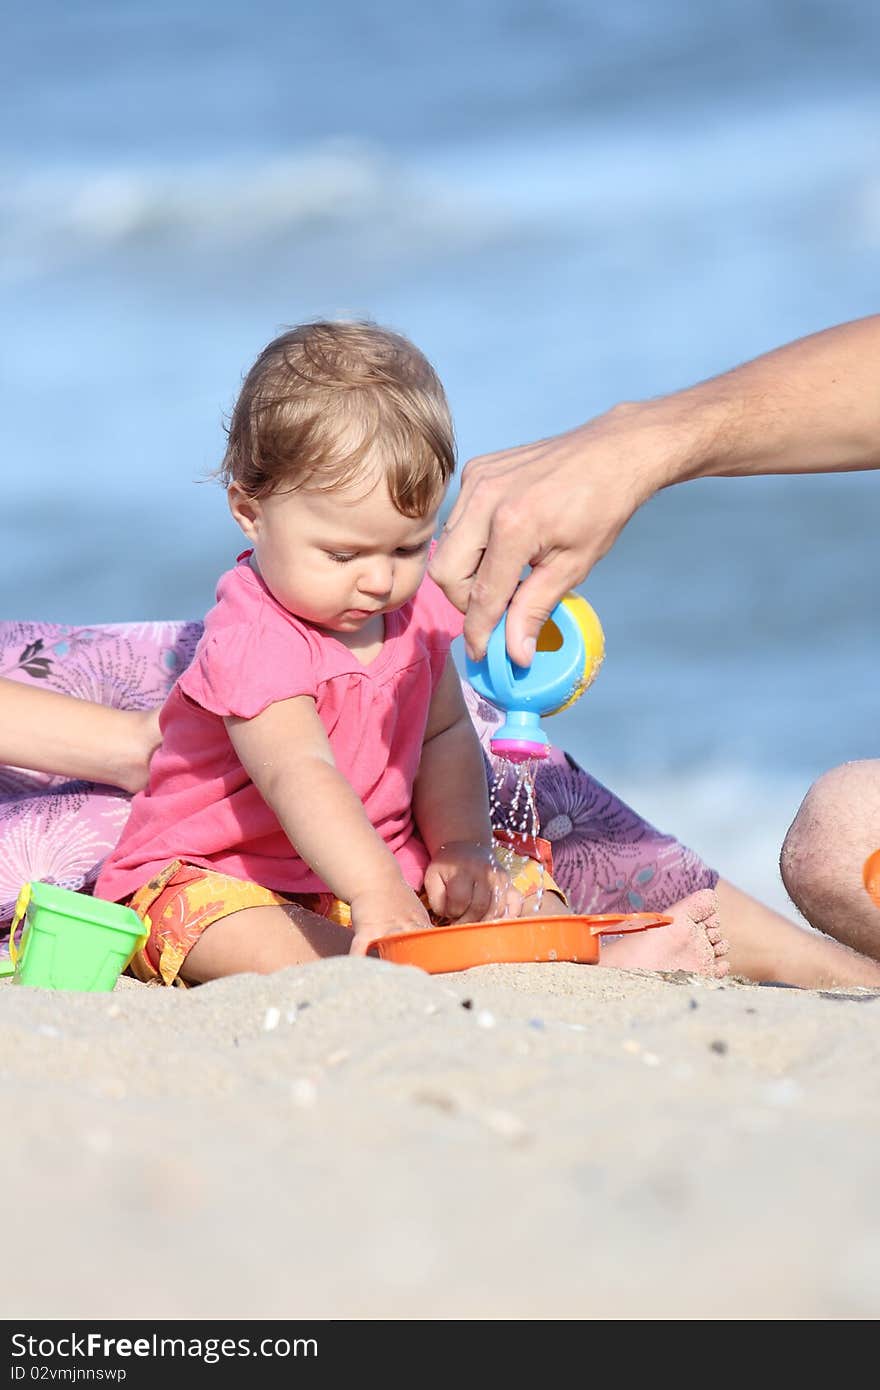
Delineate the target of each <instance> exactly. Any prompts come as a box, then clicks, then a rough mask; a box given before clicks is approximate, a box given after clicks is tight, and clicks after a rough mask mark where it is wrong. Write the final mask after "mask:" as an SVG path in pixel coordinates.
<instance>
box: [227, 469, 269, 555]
mask: <svg viewBox="0 0 880 1390" xmlns="http://www.w3.org/2000/svg"><path fill="white" fill-rule="evenodd" d="M226 500H227V502H228V503H229V510H230V511H231V512H232V517H233V520H234V521H236V522H237V523H238V525H239V526H240V527H241V529H242V531H243V532H244V534H245V535H246V536H247V538H248V540H249V541H253V540H256V538H257V531H258V529H259V525H260V514H261V508H260V501H259V498H257V497H250V496H249V495H248V493H246V492H245V490H244V488H243V487H242V486H241V484H240V483H230V484H229V487H228V488H227V489H226Z"/></svg>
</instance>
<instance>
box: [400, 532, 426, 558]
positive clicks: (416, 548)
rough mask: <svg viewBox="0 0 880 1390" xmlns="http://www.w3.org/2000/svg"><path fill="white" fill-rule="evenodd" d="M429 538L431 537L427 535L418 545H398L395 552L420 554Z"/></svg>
mask: <svg viewBox="0 0 880 1390" xmlns="http://www.w3.org/2000/svg"><path fill="white" fill-rule="evenodd" d="M430 540H431V538H430V536H429V537H428V539H427V540H426V541H421V542H420V544H419V545H401V546H398V548H397V553H398V555H421V553H422V551H423V550H426V549H427V547H428V545H429V544H430Z"/></svg>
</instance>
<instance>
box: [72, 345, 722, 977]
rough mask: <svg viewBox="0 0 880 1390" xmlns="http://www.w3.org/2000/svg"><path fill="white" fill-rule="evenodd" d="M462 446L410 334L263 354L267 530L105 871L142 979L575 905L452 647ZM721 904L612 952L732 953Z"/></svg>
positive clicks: (640, 960)
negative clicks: (497, 801)
mask: <svg viewBox="0 0 880 1390" xmlns="http://www.w3.org/2000/svg"><path fill="white" fill-rule="evenodd" d="M454 469H455V446H454V436H453V428H452V421H451V418H450V413H449V407H448V405H447V401H446V397H445V394H444V391H443V387H442V385H441V383H440V381H439V380H438V378H437V375H436V373H435V372H434V370H433V368H432V367H431V365H430V364H429V363H428V362H427V360H426V359H425V357H424V356H423V355H422V353H421V352H419V351H418V349H417V348H415V347H414V346H413V344H412V343H410V342H409V341H408V340H407V339H406V338H403V337H401V336H400V335H398V334H396V333H393V332H391V331H389V330H388V329H385V328H381V327H378V326H377V325H375V324H372V323H336V322H323V323H322V322H319V323H309V324H304V325H302V326H300V327H298V328H295V329H293V330H291V331H290V332H287V333H284V334H282V335H281V336H280V337H278V338H275V339H274V340H273V341H272V342H271V343H269V344H268V346H267V347H266V348H265V349H264V350H263V352H262V353H261V354H260V356H259V357H258V358H257V360H256V362H255V363H254V365H253V366H252V367H251V369H250V371H249V372H248V374H247V376H246V378H245V380H244V384H243V386H242V389H241V392H240V394H239V397H238V400H237V402H236V405H235V408H234V411H233V414H232V419H231V422H230V426H229V438H228V446H227V450H226V455H225V458H224V460H223V463H222V466H221V468H220V475H221V477H222V479H223V481H224V482H225V484H226V486H227V494H228V499H229V506H230V510H231V512H232V515H233V517H234V518H235V520H236V522H237V523H238V525H239V527H240V528H241V530H242V532H243V533H244V536H245V538H246V540H247V542H248V548H247V549H246V550H245V551H244V552H243V553H242V554H241V555H239V557H238V561H237V563H236V564H235V566H234V567H233V568H232V569H229V570H227V572H226V573H225V574H223V575H221V577H220V580H219V583H218V586H217V602H216V605H215V606H214V608H212V609H211V611H210V612H209V613H208V615H207V617H206V620H205V626H204V633H203V636H202V638H201V640H200V642H199V645H198V648H197V650H196V653H195V656H194V658H193V661H192V663H191V665H190V666H189V667H188V668H187V670H186V671H184V673H183V674H182V675H181V676H180V678H179V679H178V681H177V683H176V685H175V686H174V688H173V690H172V691H171V694H170V695H169V697H168V699H167V701H166V703H165V705H164V706H163V708H162V711H161V714H160V727H161V730H162V739H163V741H162V744H161V746H160V747H159V749H158V750H157V752H156V753H155V754H154V756H153V759H152V762H151V764H150V779H149V785H148V787H147V789H146V790H145V791H143V792H139V793H138V794H137V795H136V797H135V798H134V801H133V804H132V810H131V815H130V818H129V820H128V823H127V825H126V827H125V829H124V831H123V833H122V837H121V839H120V841H119V843H118V845H117V846H116V848H115V849H114V850H113V852H112V853H111V854H110V856H109V858H108V859H107V860H106V862H105V864H104V866H103V869H102V871H101V874H100V876H99V878H98V882H97V884H96V887H95V892H96V894H97V895H98V896H100V897H104V898H109V899H111V900H113V901H118V902H126V903H128V904H129V905H130V906H131V907H132V908H133V909H134V910H135V911H136V912H137V913H138V914H139V916H140V917H141V918H142V919H143V920H144V923H145V924H147V925H148V928H149V935H148V939H147V942H146V945H145V947H144V949H143V951H141V952H139V953H138V955H137V956H136V957H135V959H134V960H133V962H132V966H131V968H132V971H133V973H134V974H135V975H137V977H138V978H139V979H142V980H145V981H148V982H156V983H164V984H166V985H171V984H180V985H189V984H198V983H201V982H203V981H205V980H210V979H215V978H217V977H219V976H223V975H230V974H235V973H238V972H240V971H259V972H268V971H274V970H279V969H282V968H283V967H284V966H287V965H294V964H299V963H302V962H305V961H309V960H314V959H317V958H320V957H324V956H329V955H338V954H344V953H346V952H351V953H352V954H355V955H363V954H365V953H366V952H367V951H368V950H369V948H370V943H371V942H372V941H374V940H376V939H377V938H379V937H381V936H384V935H386V934H387V933H389V932H395V931H406V930H414V929H419V928H424V927H428V926H431V925H432V924H434V925H436V924H437V923H443V922H458V921H476V920H481V919H485V918H497V917H508V916H518V915H527V914H531V913H534V912H541V913H558V912H565V911H567V910H568V909H567V907H566V903H565V897H564V894H563V893H562V892H561V891H560V890H559V889H558V887H557V885H556V884H555V882H554V880H553V878H552V877H551V873H550V868H551V865H550V862H549V846H548V845H547V844H546V842H544V841H541V840H539V839H535V838H532V839H527V838H515V840H514V843H513V844H512V845H511V843H510V842H509V841H510V837H509V836H507V837H506V836H505V835H504V834H503V833H502V832H499V836H498V842H497V843H496V838H495V837H494V836H493V829H492V825H491V822H490V815H489V802H488V790H487V785H486V776H485V772H484V764H483V757H482V752H481V749H480V744H479V740H478V738H477V734H476V731H475V729H474V727H473V724H472V722H471V719H470V717H469V715H468V712H467V708H466V705H465V702H464V698H463V694H462V689H461V684H460V681H459V677H458V674H457V672H456V668H455V665H454V662H453V660H452V657H451V655H450V645H451V643H452V641H453V639H454V638H455V637H457V636H458V635H459V633H460V632H461V628H462V622H463V620H462V617H461V614H460V613H459V612H458V610H457V609H456V608H454V607H453V606H452V605H451V604H450V603H449V601H448V600H447V599H446V598H445V596H444V595H443V593H442V591H441V590H440V589H439V588H438V587H437V585H436V584H434V582H433V581H432V580H431V579H430V578H429V577H427V576H426V568H427V564H428V559H429V556H430V553H431V549H432V540H433V535H434V530H435V525H436V521H437V516H438V512H439V510H440V507H441V504H442V502H443V499H444V497H445V494H446V490H447V488H448V485H449V482H450V479H451V477H452V475H453V472H454ZM502 842H503V843H502ZM715 910H716V903H715V895H714V893H711V892H709V891H703V892H700V893H696V894H693V895H692V896H691V898H689V899H686V900H684V902H683V903H681V904H678V905H677V906H676V907H675V908H673V909H672V910H671V911H672V915H673V917H674V921H673V923H672V924H671V925H670V926H668V927H662V928H659V929H657V930H655V931H652V932H648V933H646V934H644V936H635V937H624V938H621V939H618V940H614V941H610V942H609V943H608V945H607V948H606V949H605V951H604V952H603V961H604V962H605V963H606V964H609V965H611V964H616V965H630V966H637V967H647V968H649V969H656V968H670V969H672V968H676V967H682V968H685V969H690V970H700V971H702V972H703V973H707V974H715V975H722V974H724V973H725V971H726V970H727V961H726V959H725V956H726V953H727V949H728V948H727V943H726V942H724V941H723V940H722V937H721V932H720V929H719V927H718V924H717V920H716V917H715ZM647 938H654V939H653V940H648V939H647Z"/></svg>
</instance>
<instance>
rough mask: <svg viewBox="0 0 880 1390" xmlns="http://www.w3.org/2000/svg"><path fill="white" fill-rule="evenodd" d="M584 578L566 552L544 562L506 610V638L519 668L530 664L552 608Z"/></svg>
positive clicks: (520, 587) (560, 552) (524, 582)
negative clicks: (539, 634) (539, 635)
mask: <svg viewBox="0 0 880 1390" xmlns="http://www.w3.org/2000/svg"><path fill="white" fill-rule="evenodd" d="M585 577H586V575H585V574H582V573H580V571H579V570H578V569H577V568H576V567H575V566H574V565H573V563H572V556H571V553H570V552H563V551H558V552H557V553H556V554H555V555H552V556H549V557H548V558H547V559H544V560H541V561H540V563H539V564H537V565H536V566H535V568H534V569H533V570H532V571H531V573H530V574H528V575H527V576H526V578H525V579H524V580H523V582H522V583H521V584H520V585H519V587H518V588H517V590H516V593H515V594H514V595H513V598H512V599H511V601H510V607H509V608H508V611H507V623H506V626H505V637H506V641H507V650H508V653H509V654H510V659H511V661H515V662H516V663H517V665H518V666H528V665H529V664H530V662H531V660H532V657H533V656H534V654H535V644H536V642H537V639H538V633H539V632H540V631H541V628H542V627H543V626H544V624H545V623H546V621H547V619H548V618H549V617H550V614H551V613H552V612H553V609H554V608H555V607H556V605H557V603H558V602H559V600H560V599H561V598H564V596H565V595H566V594H567V593H569V592H570V591H571V590H572V589H573V588H574V587H575V586H576V585H577V584H579V583H580V582H581V580H582V579H584V578H585Z"/></svg>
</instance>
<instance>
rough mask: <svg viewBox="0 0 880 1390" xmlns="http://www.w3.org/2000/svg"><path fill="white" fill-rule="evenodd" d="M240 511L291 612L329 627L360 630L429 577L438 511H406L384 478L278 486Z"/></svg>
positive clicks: (235, 501)
mask: <svg viewBox="0 0 880 1390" xmlns="http://www.w3.org/2000/svg"><path fill="white" fill-rule="evenodd" d="M229 500H230V507H231V509H232V514H233V516H234V517H235V519H236V521H237V522H238V524H239V526H241V528H242V530H243V531H244V533H245V535H246V536H247V537H248V539H249V540H250V541H251V543H252V545H253V547H254V559H255V560H256V564H257V568H258V570H259V573H260V575H261V576H262V579H263V582H264V583H265V585H266V587H267V588H268V590H269V592H270V593H271V594H272V595H273V597H274V598H276V599H277V600H278V602H279V603H280V604H283V606H284V607H285V608H286V609H287V610H288V612H290V613H295V614H296V616H297V617H299V618H305V619H306V621H308V622H310V623H314V624H315V625H316V626H317V627H321V628H325V629H327V631H329V632H338V633H340V634H344V633H357V632H359V631H360V630H361V629H362V628H363V627H365V626H366V625H367V624H368V623H369V621H370V619H371V618H374V617H375V616H376V614H378V613H390V612H393V611H394V609H395V608H400V607H401V605H402V604H404V603H406V602H407V600H408V599H411V598H412V596H413V594H414V593H415V592H416V589H418V587H419V585H420V584H421V582H422V579H423V578H424V574H425V569H426V566H427V563H428V551H429V547H430V544H431V538H432V536H433V534H434V528H435V525H436V522H437V513H438V511H439V509H440V504H441V502H442V500H443V498H442V495H441V496H438V498H437V504H436V506H435V507H434V508H433V510H432V511H431V512H429V513H428V514H427V515H426V516H424V517H416V518H413V517H406V516H402V515H401V513H400V512H399V511H398V510H397V508H396V507H395V506H394V503H393V502H392V500H391V496H390V494H389V492H388V487H387V484H386V482H385V479H384V477H383V478H380V479H379V481H378V482H377V483H376V484H375V485H374V486H373V487H372V489H371V490H370V491H369V492H366V493H365V492H364V488H363V485H360V486H359V487H358V488H346V489H337V490H335V491H328V492H320V491H318V490H306V489H300V490H298V491H296V492H277V493H274V494H273V495H272V496H271V497H266V498H263V499H262V500H261V501H259V502H254V501H247V502H246V504H245V503H244V502H243V501H242V499H241V497H240V496H238V495H237V494H236V490H235V485H233V487H232V488H230V498H229Z"/></svg>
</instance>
